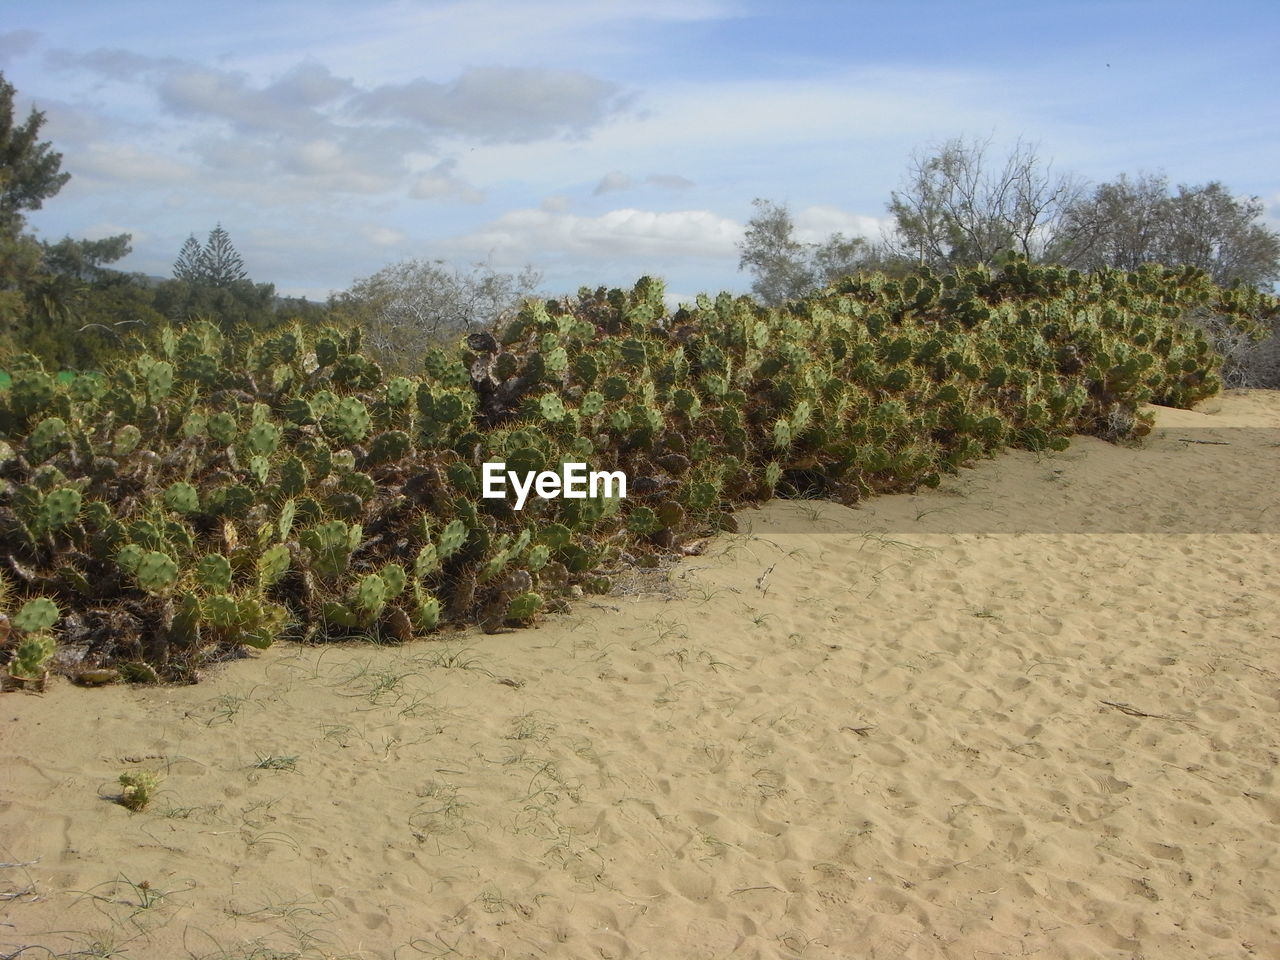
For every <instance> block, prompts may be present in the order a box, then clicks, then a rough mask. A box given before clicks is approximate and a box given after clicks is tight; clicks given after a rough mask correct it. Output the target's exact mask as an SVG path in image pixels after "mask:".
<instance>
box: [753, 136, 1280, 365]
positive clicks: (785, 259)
mask: <svg viewBox="0 0 1280 960" xmlns="http://www.w3.org/2000/svg"><path fill="white" fill-rule="evenodd" d="M755 207H756V214H755V216H753V217H752V218H751V219H750V220H749V221H748V223H747V229H746V232H745V235H744V237H743V240H742V242H741V244H740V245H739V249H740V252H741V257H740V259H739V264H738V265H739V269H741V270H744V271H747V272H749V273H750V274H751V276H752V284H751V289H752V292H753V293H754V294H755V295H756V296H757V297H758V298H759V299H760V300H762V301H763V302H764V303H766V304H769V305H780V304H783V303H785V302H787V301H790V300H794V299H798V298H800V297H803V296H805V295H807V294H811V293H813V292H815V291H818V290H821V289H824V288H825V287H827V286H829V285H830V284H832V283H833V282H835V281H836V280H838V279H839V278H841V277H844V276H847V275H849V274H856V273H862V272H868V271H873V270H877V271H881V272H884V273H888V274H896V275H900V274H905V273H910V272H912V271H916V270H919V269H920V268H922V267H925V268H928V269H930V270H932V271H934V272H947V271H950V270H952V269H954V268H958V267H967V266H973V265H977V264H988V265H992V264H996V263H997V262H999V261H1000V260H1001V259H1002V258H1003V257H1005V256H1008V255H1009V254H1010V253H1014V254H1018V255H1020V256H1023V257H1026V258H1027V259H1028V260H1030V261H1032V262H1035V263H1052V264H1060V265H1063V266H1067V267H1074V268H1076V269H1079V270H1097V269H1100V268H1104V267H1114V268H1118V269H1122V270H1135V269H1137V268H1138V267H1139V266H1141V265H1142V264H1145V263H1160V264H1164V265H1166V266H1175V265H1176V266H1188V265H1189V266H1193V267H1196V268H1198V269H1200V270H1203V271H1204V272H1205V273H1206V274H1207V275H1208V276H1209V277H1211V278H1212V279H1213V281H1214V282H1215V283H1218V284H1220V285H1221V286H1225V287H1229V286H1233V285H1237V284H1241V285H1244V286H1248V287H1253V288H1256V289H1268V288H1270V287H1271V285H1272V284H1273V283H1275V281H1276V280H1278V279H1280V234H1277V233H1276V232H1275V231H1274V230H1271V229H1269V228H1268V227H1267V226H1266V225H1265V224H1263V223H1262V222H1261V217H1262V213H1263V205H1262V202H1261V201H1260V200H1259V199H1258V198H1257V197H1240V196H1237V195H1235V194H1234V193H1232V191H1231V190H1229V189H1228V188H1227V187H1226V186H1225V185H1224V184H1222V183H1221V182H1219V181H1216V180H1215V181H1211V182H1209V183H1204V184H1199V185H1195V186H1189V185H1186V184H1179V185H1177V187H1171V186H1170V183H1169V179H1168V177H1166V176H1164V175H1163V174H1140V175H1138V176H1136V177H1129V176H1127V175H1123V174H1122V175H1121V176H1119V177H1117V178H1116V179H1115V180H1113V181H1110V182H1107V183H1101V184H1096V185H1092V184H1088V183H1085V182H1084V181H1082V180H1080V179H1079V178H1077V177H1075V176H1073V175H1071V174H1057V173H1055V172H1054V171H1053V169H1052V165H1051V164H1050V163H1048V162H1046V161H1045V160H1044V159H1043V158H1041V157H1040V156H1039V154H1038V152H1037V151H1036V150H1035V148H1034V147H1032V146H1031V145H1029V144H1027V143H1024V142H1021V141H1019V142H1018V143H1017V144H1016V145H1015V146H1014V148H1013V149H1012V150H1011V151H1010V152H1009V153H1008V154H1007V155H1006V156H1004V157H1003V158H998V159H997V158H993V157H992V156H991V155H990V149H989V142H984V141H980V140H964V139H959V138H956V139H951V140H948V141H946V142H945V143H943V144H941V145H940V146H939V147H937V148H935V149H934V150H933V151H932V152H918V153H917V154H915V155H914V156H913V157H912V160H911V163H910V166H909V168H908V170H907V173H906V176H905V178H904V182H903V185H902V187H901V189H899V190H895V191H893V192H892V193H891V194H890V199H889V201H888V203H887V212H888V213H889V220H890V226H889V228H888V229H887V230H886V231H885V232H884V235H883V236H882V237H880V238H879V239H874V240H873V239H867V238H864V237H849V236H845V235H844V234H842V233H834V234H831V235H830V236H828V237H827V238H825V239H824V240H821V241H819V242H816V243H804V242H801V241H799V240H797V239H796V237H795V223H794V221H793V219H792V217H791V213H790V211H789V210H788V208H787V206H786V205H785V204H781V203H775V202H773V201H770V200H765V199H757V200H756V201H755ZM1192 319H1196V320H1199V321H1200V322H1202V323H1203V324H1204V325H1205V326H1206V328H1207V330H1208V332H1209V334H1210V335H1211V337H1212V338H1213V340H1214V343H1215V346H1216V347H1217V348H1218V349H1219V350H1220V351H1221V352H1222V353H1223V354H1224V356H1225V357H1226V359H1227V365H1226V369H1225V376H1226V378H1227V382H1228V385H1230V386H1266V387H1280V330H1275V329H1273V330H1272V335H1271V337H1270V338H1269V339H1267V340H1265V341H1263V342H1261V343H1257V342H1254V341H1251V340H1249V339H1248V338H1246V337H1244V336H1242V335H1241V334H1240V333H1239V332H1238V331H1236V330H1235V329H1234V328H1232V327H1230V326H1229V325H1225V324H1221V323H1219V322H1218V321H1217V320H1216V319H1215V318H1214V317H1212V316H1208V315H1206V316H1203V317H1200V316H1197V317H1193V318H1192Z"/></svg>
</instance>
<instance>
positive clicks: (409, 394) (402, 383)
mask: <svg viewBox="0 0 1280 960" xmlns="http://www.w3.org/2000/svg"><path fill="white" fill-rule="evenodd" d="M415 389H416V387H415V385H414V382H413V381H412V380H410V379H408V378H407V377H392V378H391V379H390V380H388V381H387V383H386V386H384V387H383V388H382V395H383V400H384V402H385V403H386V404H387V406H388V407H391V408H393V409H397V410H398V409H403V408H404V407H407V406H408V405H409V404H410V403H411V402H412V401H413V396H414V391H415Z"/></svg>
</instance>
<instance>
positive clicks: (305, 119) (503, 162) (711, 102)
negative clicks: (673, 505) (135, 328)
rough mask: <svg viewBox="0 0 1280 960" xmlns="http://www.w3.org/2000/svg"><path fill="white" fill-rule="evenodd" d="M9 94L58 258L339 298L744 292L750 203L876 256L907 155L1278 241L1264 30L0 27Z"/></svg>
mask: <svg viewBox="0 0 1280 960" xmlns="http://www.w3.org/2000/svg"><path fill="white" fill-rule="evenodd" d="M0 13H2V14H3V16H2V17H0V70H3V71H4V73H5V75H6V77H7V79H8V80H9V81H10V82H11V83H13V84H14V85H15V86H16V87H17V90H18V97H19V105H20V108H21V109H22V110H23V111H24V112H25V109H26V108H27V107H29V106H36V107H37V108H39V109H41V110H43V111H45V112H46V114H47V116H48V121H47V124H46V126H45V128H44V135H45V136H46V137H47V138H49V139H51V140H53V142H54V144H55V146H56V148H57V149H59V150H60V151H61V152H62V153H63V155H64V159H63V169H64V170H67V171H69V172H70V173H71V174H72V180H71V182H70V183H69V184H68V185H67V187H66V188H64V190H63V191H62V193H61V194H59V195H58V196H57V197H54V198H53V199H52V200H50V201H48V202H47V203H46V204H45V209H43V210H41V211H39V212H37V213H35V214H33V215H32V217H31V218H30V221H31V224H32V226H33V227H34V228H35V229H36V230H38V231H39V232H40V233H41V235H43V236H46V237H48V238H51V239H52V238H56V237H60V236H62V235H64V234H70V235H72V236H78V237H99V236H105V235H110V234H113V233H120V232H128V233H131V234H133V247H134V252H133V253H132V254H131V256H130V257H129V258H128V260H126V261H124V262H123V263H122V266H123V267H125V268H127V269H131V270H137V271H141V272H145V273H152V274H161V275H166V274H168V272H169V269H170V266H171V264H172V262H173V259H174V258H175V256H176V255H177V252H178V248H179V247H180V245H181V243H182V241H183V239H185V238H186V236H187V235H188V234H191V233H195V234H197V235H198V236H200V237H202V238H203V236H205V235H206V234H207V233H208V231H209V229H210V228H212V227H213V225H214V223H215V222H221V223H222V224H223V226H225V227H226V228H227V230H228V231H229V232H230V234H231V237H232V239H233V241H234V242H235V244H236V246H237V248H238V249H239V250H240V252H241V254H242V255H243V256H244V258H245V260H246V262H247V264H248V267H249V272H250V274H251V276H252V277H253V278H254V279H256V280H260V281H271V282H274V283H275V284H276V285H277V288H278V289H279V290H280V291H281V292H283V293H290V294H302V295H307V296H312V297H320V298H322V297H324V296H325V295H327V294H328V293H329V292H330V291H334V290H341V289H344V288H345V287H347V286H349V285H350V283H351V282H352V281H353V280H354V279H355V278H357V277H363V276H367V275H369V274H371V273H373V272H375V271H376V270H378V269H379V268H380V267H382V266H385V265H387V264H389V263H392V262H395V261H398V260H403V259H406V258H410V257H414V258H427V259H443V260H447V261H450V262H454V263H457V264H459V265H465V264H467V263H473V262H477V261H487V262H489V263H491V264H492V265H493V266H495V267H497V268H498V269H504V270H506V269H518V268H519V267H521V266H523V265H525V264H529V265H532V266H534V267H535V268H538V269H540V270H541V271H542V272H543V274H544V277H545V280H544V287H545V288H546V290H547V291H548V292H550V293H561V292H567V291H571V290H575V289H577V287H579V286H582V285H590V286H596V285H600V284H606V285H611V286H612V285H629V284H630V283H632V282H634V280H635V278H636V277H638V276H640V275H641V274H644V273H651V274H656V275H660V276H663V277H665V278H666V280H667V286H668V290H669V291H671V292H672V293H674V294H676V295H678V296H688V297H691V296H692V295H693V294H695V293H697V292H699V291H701V290H708V291H715V290H720V289H729V290H734V291H743V290H746V289H747V287H748V286H749V282H750V280H749V278H748V277H747V276H745V275H743V274H741V273H739V272H738V270H737V259H738V251H737V249H736V244H737V242H738V241H739V239H740V238H741V234H742V230H743V226H744V224H745V222H746V221H747V220H748V219H749V218H750V216H751V215H752V212H753V208H752V206H751V201H752V199H753V198H755V197H765V198H769V199H771V200H774V201H779V202H785V203H787V204H788V205H789V207H790V209H791V211H792V213H793V215H794V217H795V220H796V223H797V225H798V228H799V231H800V236H801V238H802V239H813V240H817V239H821V238H822V237H823V236H826V235H827V234H829V233H831V232H832V231H835V230H841V231H843V232H845V233H862V234H866V235H869V236H877V235H878V234H879V231H880V229H881V226H882V224H883V223H884V222H885V203H886V201H887V200H888V198H889V194H890V191H891V190H893V189H895V188H897V187H899V186H900V185H901V181H902V178H903V175H904V171H905V170H906V167H907V164H908V162H909V160H910V157H911V154H912V152H913V150H921V149H927V148H928V147H929V146H930V145H931V144H937V143H939V142H941V141H943V140H945V139H947V138H949V137H955V136H964V137H979V138H983V139H986V138H991V140H992V149H993V150H994V151H995V152H996V154H997V155H999V154H1000V153H1002V152H1003V151H1004V150H1005V149H1007V148H1008V147H1009V146H1010V145H1011V144H1012V143H1013V142H1014V141H1015V140H1016V139H1017V138H1019V137H1021V138H1023V139H1024V140H1028V141H1031V142H1033V143H1035V144H1037V146H1038V151H1039V153H1040V155H1041V156H1043V157H1045V158H1049V159H1052V161H1053V163H1054V169H1055V170H1057V171H1062V172H1072V173H1075V174H1078V175H1079V176H1081V177H1084V178H1087V179H1089V180H1093V181H1102V180H1107V179H1111V178H1113V177H1115V176H1116V175H1117V174H1119V173H1121V172H1128V173H1131V174H1133V173H1138V172H1143V171H1145V172H1164V173H1166V174H1168V176H1169V177H1170V179H1171V180H1172V181H1174V182H1175V183H1176V182H1186V183H1201V182H1204V181H1206V180H1212V179H1216V180H1221V181H1223V182H1224V183H1226V184H1227V185H1228V186H1229V187H1231V188H1232V189H1233V190H1234V191H1236V192H1237V193H1240V194H1248V195H1256V196H1259V197H1261V198H1262V199H1263V200H1264V202H1265V203H1266V204H1267V217H1268V221H1269V223H1270V224H1271V225H1272V226H1273V227H1276V226H1280V162H1278V161H1280V95H1278V94H1277V91H1280V66H1278V65H1277V58H1276V56H1275V53H1276V38H1277V37H1278V36H1280V5H1276V4H1275V3H1274V2H1265V3H1264V2H1252V3H1248V2H1230V0H1225V2H1217V3H1178V2H1126V0H1109V2H1082V3H1050V2H1032V0H1023V2H1020V3H1006V2H981V0H976V2H964V3H960V2H936V3H929V2H923V0H916V2H910V0H908V2H894V3H890V2H886V0H879V2H855V0H848V2H835V0H833V2H817V0H809V2H799V3H796V2H792V3H785V4H784V3H768V2H759V0H740V2H737V0H634V2H633V0H594V2H585V0H459V2H443V0H441V2H436V0H419V2H412V0H395V2H380V0H372V2H359V3H355V2H338V0H329V2H325V0H308V2H305V3H304V2H294V0H280V2H271V0H257V2H240V0H226V2H223V3H221V4H211V3H207V2H202V3H198V4H196V3H181V2H172V0H171V2H144V0H123V2H110V3H106V2H100V0H97V2H65V0H52V2H47V3H42V4H30V3H18V2H12V0H0Z"/></svg>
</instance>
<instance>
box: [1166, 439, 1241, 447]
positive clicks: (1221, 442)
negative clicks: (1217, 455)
mask: <svg viewBox="0 0 1280 960" xmlns="http://www.w3.org/2000/svg"><path fill="white" fill-rule="evenodd" d="M1174 439H1176V440H1177V441H1178V442H1179V443H1203V444H1204V445H1205V446H1212V447H1229V446H1231V444H1230V443H1229V442H1228V441H1226V440H1191V439H1188V438H1187V437H1175V438H1174Z"/></svg>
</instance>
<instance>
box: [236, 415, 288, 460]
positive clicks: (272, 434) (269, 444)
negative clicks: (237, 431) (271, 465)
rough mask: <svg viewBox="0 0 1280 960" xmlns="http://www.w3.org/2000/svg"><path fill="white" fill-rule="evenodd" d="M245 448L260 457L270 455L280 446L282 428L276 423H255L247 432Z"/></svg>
mask: <svg viewBox="0 0 1280 960" xmlns="http://www.w3.org/2000/svg"><path fill="white" fill-rule="evenodd" d="M244 440H245V444H244V445H245V449H246V450H248V451H249V452H250V453H251V454H256V455H258V456H260V457H269V456H271V454H273V453H275V452H276V448H277V447H279V446H280V428H279V427H277V426H276V425H275V424H274V423H255V424H254V425H253V426H252V427H250V428H249V430H248V432H247V433H246V434H245V438H244Z"/></svg>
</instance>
